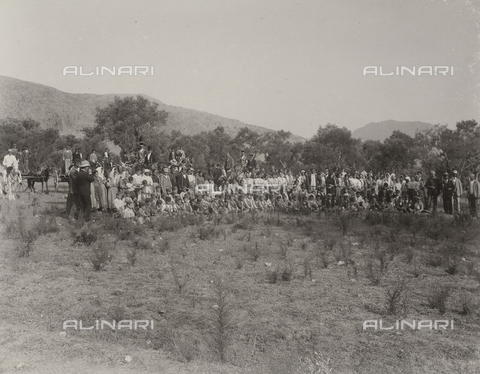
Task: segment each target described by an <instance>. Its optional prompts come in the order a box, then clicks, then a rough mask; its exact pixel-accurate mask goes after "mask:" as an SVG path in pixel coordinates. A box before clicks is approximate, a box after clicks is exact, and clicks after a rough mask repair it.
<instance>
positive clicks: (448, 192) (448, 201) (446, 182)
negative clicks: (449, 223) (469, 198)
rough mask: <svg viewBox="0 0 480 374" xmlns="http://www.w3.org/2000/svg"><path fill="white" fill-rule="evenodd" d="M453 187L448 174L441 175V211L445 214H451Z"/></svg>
mask: <svg viewBox="0 0 480 374" xmlns="http://www.w3.org/2000/svg"><path fill="white" fill-rule="evenodd" d="M454 190H455V185H454V184H453V182H452V180H451V179H450V178H449V176H448V172H445V173H444V174H443V180H442V195H443V210H444V212H445V213H447V214H453V193H454Z"/></svg>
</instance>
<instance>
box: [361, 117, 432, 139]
mask: <svg viewBox="0 0 480 374" xmlns="http://www.w3.org/2000/svg"><path fill="white" fill-rule="evenodd" d="M430 128H433V125H432V124H430V123H427V122H419V121H414V122H400V121H395V120H388V121H382V122H370V123H369V124H367V125H365V126H363V127H361V128H359V129H356V130H355V131H353V132H352V136H353V137H354V138H361V139H362V140H380V141H384V140H385V139H386V138H388V137H389V136H390V135H392V133H393V132H394V131H396V130H398V131H401V132H403V133H405V134H407V135H410V136H414V135H415V132H416V131H417V130H419V131H421V130H428V129H430Z"/></svg>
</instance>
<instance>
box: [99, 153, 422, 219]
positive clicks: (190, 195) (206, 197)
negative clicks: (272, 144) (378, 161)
mask: <svg viewBox="0 0 480 374" xmlns="http://www.w3.org/2000/svg"><path fill="white" fill-rule="evenodd" d="M173 155H174V156H175V157H173ZM173 155H172V157H170V160H169V163H167V164H164V165H158V164H154V165H152V164H150V165H146V163H137V164H136V165H133V166H131V167H130V166H128V165H125V164H122V165H118V166H116V167H113V168H112V169H111V170H110V171H107V172H105V170H104V169H103V167H102V166H100V165H96V164H95V165H92V166H93V169H94V171H93V175H94V178H95V182H94V183H92V208H93V211H100V212H101V211H110V212H113V213H114V214H115V215H116V216H117V217H122V218H127V219H134V220H135V221H136V222H140V223H142V222H144V221H145V220H149V219H152V217H155V216H158V215H173V214H178V213H187V214H188V213H189V214H207V213H223V212H225V213H229V212H239V211H244V212H245V211H252V210H256V211H274V210H275V211H285V212H288V211H291V212H295V211H301V210H304V209H307V210H311V211H328V210H332V209H342V210H350V211H361V210H365V209H371V210H398V211H402V212H406V213H426V212H428V210H426V209H425V206H424V201H425V199H426V196H425V188H424V183H423V181H422V179H421V174H420V173H418V174H417V175H415V177H414V178H413V180H411V179H410V177H408V176H407V177H403V176H400V177H398V178H397V177H396V176H395V175H394V174H385V175H382V176H379V177H376V176H374V175H373V174H372V173H367V172H366V171H362V172H356V171H353V172H350V173H348V172H345V171H343V170H341V171H338V172H336V173H334V172H332V171H328V170H325V171H324V172H320V173H316V171H315V169H310V170H309V171H308V172H306V171H305V170H302V171H300V172H299V173H298V174H297V175H294V174H293V172H292V171H291V170H276V169H272V171H271V172H266V171H265V170H264V169H261V168H259V167H257V166H256V165H255V164H254V163H252V162H248V161H249V160H248V159H247V158H246V157H244V156H243V154H242V159H240V160H239V161H238V162H232V163H231V164H230V165H229V164H228V162H225V165H222V164H220V163H216V164H215V165H212V168H209V169H208V170H203V171H202V170H194V169H193V167H192V164H191V162H190V161H189V159H188V158H186V157H185V153H184V152H183V151H181V152H173ZM251 156H252V155H251ZM251 156H250V160H251V159H252V157H251ZM227 161H228V160H227ZM147 166H148V167H151V169H145V167H147Z"/></svg>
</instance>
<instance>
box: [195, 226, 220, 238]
mask: <svg viewBox="0 0 480 374" xmlns="http://www.w3.org/2000/svg"><path fill="white" fill-rule="evenodd" d="M220 234H221V230H220V229H219V228H218V227H215V226H210V225H209V226H206V225H205V226H200V227H199V228H198V236H199V238H200V240H211V239H214V238H218V237H219V236H220Z"/></svg>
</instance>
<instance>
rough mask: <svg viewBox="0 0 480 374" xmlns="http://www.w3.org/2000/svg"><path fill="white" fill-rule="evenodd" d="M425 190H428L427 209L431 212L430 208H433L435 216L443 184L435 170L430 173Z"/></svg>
mask: <svg viewBox="0 0 480 374" xmlns="http://www.w3.org/2000/svg"><path fill="white" fill-rule="evenodd" d="M425 188H426V189H427V203H426V205H425V209H426V210H430V207H432V213H433V214H435V213H436V212H437V200H438V195H440V192H441V190H442V182H441V181H440V179H439V178H438V177H437V176H436V175H435V171H434V170H432V171H430V176H429V177H428V179H427V182H426V183H425Z"/></svg>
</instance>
